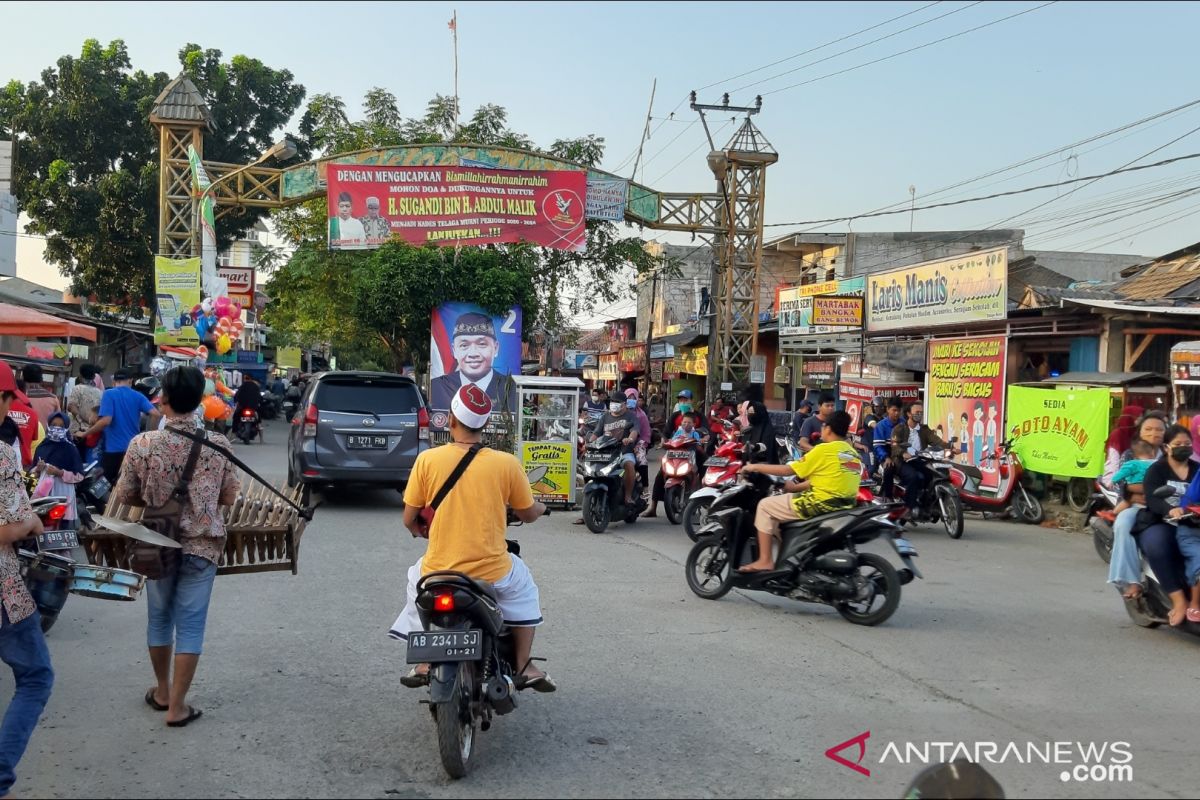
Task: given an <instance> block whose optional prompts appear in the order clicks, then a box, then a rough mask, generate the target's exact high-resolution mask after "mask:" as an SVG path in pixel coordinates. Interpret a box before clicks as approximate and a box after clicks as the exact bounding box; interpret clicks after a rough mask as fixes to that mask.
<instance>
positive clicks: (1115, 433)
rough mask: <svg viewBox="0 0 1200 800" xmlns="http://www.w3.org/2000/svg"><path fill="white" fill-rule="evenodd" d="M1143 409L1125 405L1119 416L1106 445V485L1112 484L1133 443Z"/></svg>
mask: <svg viewBox="0 0 1200 800" xmlns="http://www.w3.org/2000/svg"><path fill="white" fill-rule="evenodd" d="M1143 411H1144V409H1142V407H1141V406H1125V408H1124V409H1122V410H1121V416H1119V417H1117V425H1116V427H1115V428H1113V430H1112V433H1110V434H1109V435H1108V442H1107V443H1106V444H1105V446H1104V485H1105V486H1109V487H1111V486H1112V476H1113V475H1116V474H1117V470H1118V469H1120V468H1121V463H1122V462H1123V461H1124V459H1125V454H1126V453H1127V452H1128V451H1129V447H1130V445H1132V444H1133V438H1134V431H1135V427H1136V425H1137V420H1138V418H1139V417H1141V416H1142V413H1143Z"/></svg>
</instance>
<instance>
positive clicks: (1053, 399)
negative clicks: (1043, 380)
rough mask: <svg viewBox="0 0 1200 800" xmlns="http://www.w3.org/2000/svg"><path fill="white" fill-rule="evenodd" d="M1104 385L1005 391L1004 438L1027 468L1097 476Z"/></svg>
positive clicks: (1104, 428) (1104, 426) (1104, 429)
mask: <svg viewBox="0 0 1200 800" xmlns="http://www.w3.org/2000/svg"><path fill="white" fill-rule="evenodd" d="M1108 405H1109V394H1108V390H1107V389H1069V390H1068V389H1035V388H1033V387H1029V386H1012V387H1010V388H1009V390H1008V437H1009V439H1010V440H1011V441H1012V443H1013V449H1014V450H1015V451H1016V453H1017V455H1018V456H1020V457H1021V463H1022V464H1023V465H1024V466H1025V469H1027V470H1032V471H1034V472H1041V473H1044V474H1046V475H1066V476H1069V477H1073V478H1096V477H1099V476H1100V474H1101V473H1103V472H1104V440H1105V439H1106V438H1107V437H1108Z"/></svg>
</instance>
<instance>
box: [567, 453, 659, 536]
mask: <svg viewBox="0 0 1200 800" xmlns="http://www.w3.org/2000/svg"><path fill="white" fill-rule="evenodd" d="M623 455H624V453H623V448H622V447H621V442H620V441H618V440H617V439H615V438H613V437H612V436H601V437H600V438H598V439H596V441H594V442H591V443H590V444H588V445H587V447H586V448H585V449H584V458H583V481H584V483H583V521H584V524H586V525H587V527H588V530H590V531H591V532H592V533H604V531H605V530H606V529H607V528H608V523H609V521H610V520H612V519H624V520H625V524H626V525H632V524H633V523H635V522H637V518H638V515H639V514H641V513H642V512H643V511H645V510H646V509H647V508H649V505H650V504H649V503H648V502H647V500H646V498H645V497H643V492H644V491H645V488H646V487H645V486H643V485H642V479H641V476H636V477H635V478H634V484H633V502H632V503H631V504H628V505H627V504H626V503H625V464H624V459H623Z"/></svg>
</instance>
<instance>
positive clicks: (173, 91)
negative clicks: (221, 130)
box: [150, 73, 213, 128]
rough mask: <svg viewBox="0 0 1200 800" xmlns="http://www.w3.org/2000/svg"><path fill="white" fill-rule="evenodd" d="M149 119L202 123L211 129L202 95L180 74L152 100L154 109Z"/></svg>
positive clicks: (209, 117)
mask: <svg viewBox="0 0 1200 800" xmlns="http://www.w3.org/2000/svg"><path fill="white" fill-rule="evenodd" d="M150 117H151V118H152V119H153V118H157V119H161V120H179V121H183V122H203V123H205V124H206V125H207V126H208V127H209V128H211V127H212V119H213V118H212V114H211V113H210V112H209V110H208V106H207V105H206V104H205V102H204V95H202V94H200V90H199V89H197V88H196V84H194V83H192V81H191V79H190V78H188V76H186V75H184V74H182V73H180V75H179V77H177V78H176V79H175V80H173V81H171V82H170V83H168V84H167V85H166V87H164V88H163V90H162V92H161V93H159V95H158V97H156V98H155V99H154V108H153V110H151V112H150Z"/></svg>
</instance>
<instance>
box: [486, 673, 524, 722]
mask: <svg viewBox="0 0 1200 800" xmlns="http://www.w3.org/2000/svg"><path fill="white" fill-rule="evenodd" d="M486 694H487V699H488V704H489V705H491V707H492V708H493V709H495V711H496V713H497V714H508V713H509V712H511V711H512V710H513V709H514V708H516V707H517V697H516V688H515V687H514V686H513V682H512V678H510V677H508V676H507V675H500V676H497V677H495V678H492V679H491V680H490V681H488V684H487V689H486Z"/></svg>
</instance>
